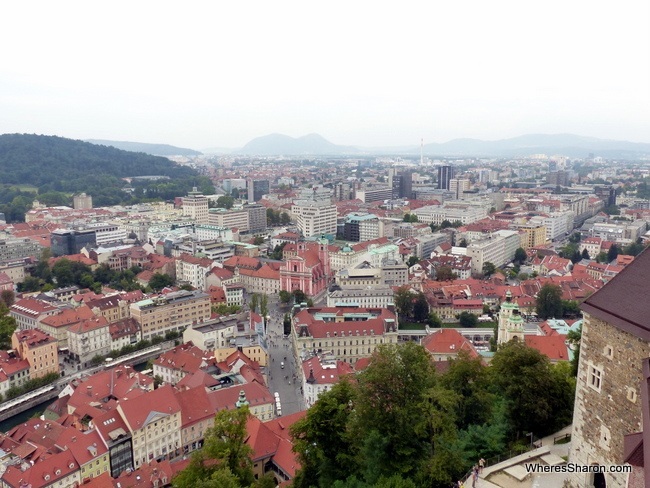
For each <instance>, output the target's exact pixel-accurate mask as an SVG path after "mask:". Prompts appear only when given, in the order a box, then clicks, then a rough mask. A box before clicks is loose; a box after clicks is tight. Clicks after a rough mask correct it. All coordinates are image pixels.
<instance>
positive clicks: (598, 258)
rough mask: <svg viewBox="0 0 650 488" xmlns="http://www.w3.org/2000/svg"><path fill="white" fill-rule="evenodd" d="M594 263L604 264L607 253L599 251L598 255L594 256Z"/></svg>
mask: <svg viewBox="0 0 650 488" xmlns="http://www.w3.org/2000/svg"><path fill="white" fill-rule="evenodd" d="M596 261H597V262H599V263H606V262H607V253H606V252H605V251H601V252H599V253H598V256H596Z"/></svg>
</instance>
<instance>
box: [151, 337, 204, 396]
mask: <svg viewBox="0 0 650 488" xmlns="http://www.w3.org/2000/svg"><path fill="white" fill-rule="evenodd" d="M209 361H210V358H209V357H208V356H206V355H205V354H204V352H203V351H202V350H201V349H199V348H198V347H197V346H195V345H194V344H192V343H191V342H186V343H184V344H181V345H179V346H176V347H175V348H173V349H170V350H169V351H165V352H164V353H162V354H161V355H160V356H159V357H158V358H157V359H156V360H154V362H153V375H154V377H155V376H160V377H161V378H162V379H163V381H164V382H165V383H167V384H170V385H172V386H173V385H175V384H176V383H178V382H179V381H180V380H182V379H183V378H184V377H185V376H186V375H188V374H193V373H195V372H196V371H199V370H200V369H204V368H206V367H207V366H208V363H209Z"/></svg>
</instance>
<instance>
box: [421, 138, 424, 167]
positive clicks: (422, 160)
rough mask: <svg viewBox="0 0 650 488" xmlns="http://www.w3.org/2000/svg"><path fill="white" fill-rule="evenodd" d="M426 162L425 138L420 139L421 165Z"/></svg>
mask: <svg viewBox="0 0 650 488" xmlns="http://www.w3.org/2000/svg"><path fill="white" fill-rule="evenodd" d="M423 164H424V138H422V139H420V166H422V165H423Z"/></svg>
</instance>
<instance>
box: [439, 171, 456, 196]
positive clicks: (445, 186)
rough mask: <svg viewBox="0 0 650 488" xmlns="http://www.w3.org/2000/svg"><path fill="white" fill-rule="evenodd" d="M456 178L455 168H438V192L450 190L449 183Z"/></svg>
mask: <svg viewBox="0 0 650 488" xmlns="http://www.w3.org/2000/svg"><path fill="white" fill-rule="evenodd" d="M453 177H454V168H453V166H449V165H446V166H439V167H438V190H449V182H450V181H451V179H452V178H453Z"/></svg>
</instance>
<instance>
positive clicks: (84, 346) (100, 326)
mask: <svg viewBox="0 0 650 488" xmlns="http://www.w3.org/2000/svg"><path fill="white" fill-rule="evenodd" d="M67 334H68V348H69V350H70V355H71V356H72V357H73V358H75V359H77V360H78V361H80V362H81V364H82V367H87V366H89V365H90V360H91V359H92V358H93V357H94V356H97V355H101V356H103V355H105V354H108V353H109V352H110V351H111V345H112V341H111V334H110V326H109V324H108V321H107V320H106V319H105V318H104V317H97V318H95V319H90V320H83V321H81V322H78V323H76V324H74V325H72V326H70V327H69V328H68V330H67Z"/></svg>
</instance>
